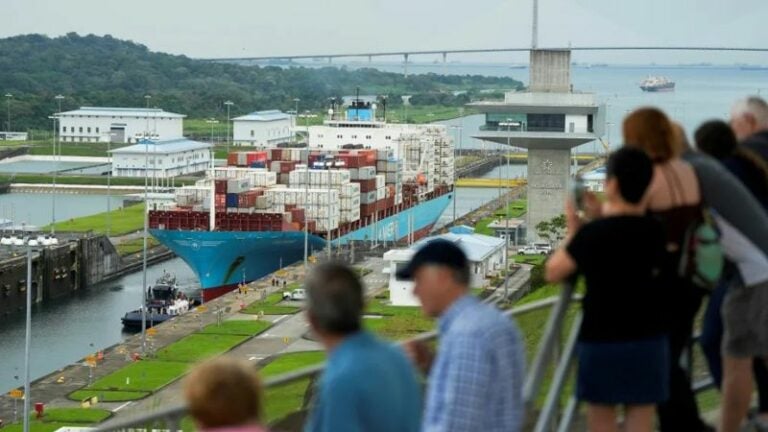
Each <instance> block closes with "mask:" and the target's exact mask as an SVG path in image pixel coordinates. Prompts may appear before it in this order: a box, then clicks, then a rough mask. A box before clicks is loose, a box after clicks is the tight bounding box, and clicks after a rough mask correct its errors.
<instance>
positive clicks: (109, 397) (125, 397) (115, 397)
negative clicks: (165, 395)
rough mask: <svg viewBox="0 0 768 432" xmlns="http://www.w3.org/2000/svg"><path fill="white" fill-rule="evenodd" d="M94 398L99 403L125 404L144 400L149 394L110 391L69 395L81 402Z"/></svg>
mask: <svg viewBox="0 0 768 432" xmlns="http://www.w3.org/2000/svg"><path fill="white" fill-rule="evenodd" d="M94 396H96V397H97V398H99V402H125V401H132V400H138V399H143V398H145V397H147V396H149V393H148V392H130V391H108V390H77V391H74V392H72V393H70V394H69V395H67V398H69V399H71V400H74V401H78V402H80V401H83V400H85V399H90V398H92V397H94Z"/></svg>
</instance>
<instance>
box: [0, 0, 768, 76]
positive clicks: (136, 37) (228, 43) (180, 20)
mask: <svg viewBox="0 0 768 432" xmlns="http://www.w3.org/2000/svg"><path fill="white" fill-rule="evenodd" d="M531 4H532V2H531V0H474V1H465V0H356V1H352V0H271V1H268V0H224V1H219V2H212V1H205V2H203V1H199V0H198V1H194V0H185V1H182V0H131V1H107V0H66V1H54V0H0V14H1V15H2V16H3V19H2V25H0V36H11V35H17V34H26V33H42V34H47V35H49V36H56V35H62V34H65V33H67V32H71V31H74V32H78V33H81V34H87V33H94V34H97V35H104V34H111V35H112V36H115V37H118V38H123V39H131V40H133V41H135V42H139V43H142V44H144V45H147V46H148V47H149V48H150V49H152V50H153V51H163V52H169V53H174V54H185V55H188V56H190V57H228V56H249V55H252V56H263V55H287V54H315V53H345V52H369V51H393V50H419V49H424V50H428V49H456V48H491V47H494V48H495V47H525V46H529V45H530V41H531V30H530V29H531ZM539 10H540V18H539V23H540V31H539V46H541V47H548V46H549V47H552V46H566V45H568V44H571V45H573V46H587V45H592V46H594V45H630V46H637V45H699V46H701V45H710V46H712V45H725V46H739V47H749V46H753V47H754V46H760V47H766V46H768V0H738V1H729V0H642V1H634V0H632V1H630V0H540V8H539ZM518 58H520V59H522V58H521V57H518ZM636 58H637V54H616V53H605V52H603V53H582V54H577V55H576V56H575V60H582V61H612V60H615V61H628V60H632V59H636ZM641 58H642V59H646V58H647V59H649V61H661V62H663V61H670V60H675V61H677V60H682V61H713V62H733V61H743V62H752V63H768V54H767V53H762V54H723V55H721V54H716V55H713V54H652V55H651V56H650V57H648V56H646V55H643V56H642V57H641ZM454 59H460V60H464V61H472V60H477V61H508V60H516V59H517V58H515V56H512V55H510V54H502V55H497V56H470V57H460V58H458V57H454ZM415 60H416V61H419V60H420V59H419V58H416V59H415ZM424 60H432V59H426V58H425V59H424Z"/></svg>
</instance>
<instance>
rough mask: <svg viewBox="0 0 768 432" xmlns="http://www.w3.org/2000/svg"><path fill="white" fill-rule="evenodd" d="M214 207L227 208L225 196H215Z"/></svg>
mask: <svg viewBox="0 0 768 432" xmlns="http://www.w3.org/2000/svg"><path fill="white" fill-rule="evenodd" d="M214 206H215V207H216V208H223V207H226V206H227V194H218V193H217V194H216V196H215V197H214Z"/></svg>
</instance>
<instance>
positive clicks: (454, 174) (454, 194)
mask: <svg viewBox="0 0 768 432" xmlns="http://www.w3.org/2000/svg"><path fill="white" fill-rule="evenodd" d="M451 128H452V129H454V130H455V131H456V132H457V133H458V136H459V139H458V142H459V148H461V129H462V127H461V126H451ZM454 147H455V146H454ZM453 176H454V177H456V150H455V149H454V151H453ZM457 198H458V197H457V196H456V183H455V182H454V185H453V223H454V224H455V223H456V200H457Z"/></svg>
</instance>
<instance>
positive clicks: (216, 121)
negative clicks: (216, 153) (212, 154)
mask: <svg viewBox="0 0 768 432" xmlns="http://www.w3.org/2000/svg"><path fill="white" fill-rule="evenodd" d="M205 122H206V123H208V124H209V125H211V145H214V143H213V125H215V124H218V123H219V121H218V120H216V119H214V118H210V119H208V120H206V121H205Z"/></svg>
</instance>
